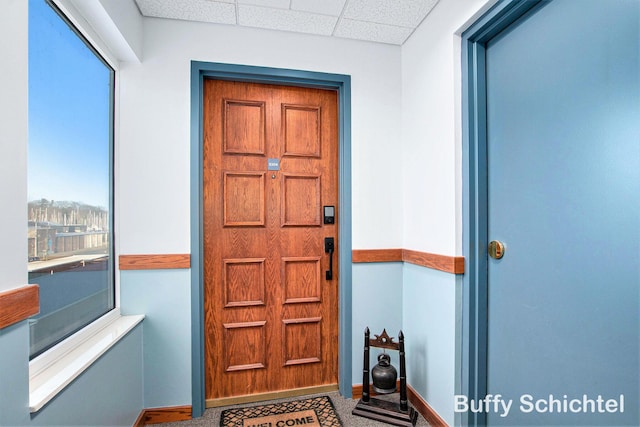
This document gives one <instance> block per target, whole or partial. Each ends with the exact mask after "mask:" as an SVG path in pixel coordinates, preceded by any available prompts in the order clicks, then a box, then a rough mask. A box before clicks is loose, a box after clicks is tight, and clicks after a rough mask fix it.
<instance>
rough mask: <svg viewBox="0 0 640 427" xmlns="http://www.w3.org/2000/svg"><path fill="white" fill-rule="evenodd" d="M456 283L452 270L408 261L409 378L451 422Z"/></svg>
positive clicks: (405, 301)
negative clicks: (431, 267)
mask: <svg viewBox="0 0 640 427" xmlns="http://www.w3.org/2000/svg"><path fill="white" fill-rule="evenodd" d="M456 286H458V280H457V279H456V276H455V275H453V274H451V273H445V272H442V271H438V270H432V269H429V268H424V267H420V266H416V265H413V264H409V263H405V264H404V267H403V303H402V306H403V311H402V312H403V318H402V328H403V331H404V334H405V341H406V343H405V348H406V358H407V382H408V383H409V384H410V385H411V387H413V389H414V390H415V391H416V392H417V393H418V394H419V395H420V396H422V398H423V399H425V400H426V401H427V402H428V403H429V405H430V406H431V407H432V408H433V409H434V410H435V411H436V412H437V413H438V414H439V415H440V416H441V417H442V418H443V419H444V420H445V421H446V422H447V423H448V424H449V425H453V424H454V419H453V413H454V412H453V410H454V394H455V393H454V385H455V378H456V377H455V360H456V327H455V325H456V311H455V307H456Z"/></svg>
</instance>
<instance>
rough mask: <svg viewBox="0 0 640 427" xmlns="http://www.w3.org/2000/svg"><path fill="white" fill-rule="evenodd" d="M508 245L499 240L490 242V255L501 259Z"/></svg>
mask: <svg viewBox="0 0 640 427" xmlns="http://www.w3.org/2000/svg"><path fill="white" fill-rule="evenodd" d="M505 248H506V246H505V244H504V243H502V242H500V241H498V240H492V241H491V242H489V256H490V257H491V258H493V259H500V258H502V257H503V256H504V250H505Z"/></svg>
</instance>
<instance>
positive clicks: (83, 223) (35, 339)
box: [25, 0, 115, 358]
mask: <svg viewBox="0 0 640 427" xmlns="http://www.w3.org/2000/svg"><path fill="white" fill-rule="evenodd" d="M114 74H115V73H114V70H113V69H112V68H111V67H110V66H109V65H108V64H107V63H106V61H105V60H104V59H103V58H102V57H101V56H100V55H99V54H98V53H97V52H96V51H95V50H94V49H93V48H92V47H91V45H90V44H89V43H88V42H87V40H85V39H84V38H83V37H82V35H80V33H79V32H78V31H77V30H76V29H75V28H74V27H73V25H72V24H71V23H70V22H69V21H68V20H67V19H66V18H65V17H64V16H63V15H62V14H61V13H60V12H59V11H58V9H57V8H56V7H55V5H53V4H52V3H51V2H47V1H45V0H29V151H28V197H29V200H28V238H27V239H28V251H29V253H28V254H25V255H27V256H28V260H29V263H28V269H29V283H36V284H38V285H39V286H40V313H39V314H38V315H37V316H36V317H34V318H32V319H31V320H30V324H29V328H30V338H31V346H30V356H31V358H34V357H35V356H37V355H39V354H41V353H42V352H44V351H46V350H47V349H49V348H50V347H52V346H53V345H55V344H57V343H58V342H60V341H62V340H64V339H65V338H66V337H68V336H69V335H71V334H73V333H74V332H76V331H78V330H79V329H81V328H83V327H84V326H86V325H88V324H89V323H91V322H93V321H94V320H96V319H97V318H99V317H101V316H102V315H104V314H105V313H107V312H108V311H110V310H112V309H113V308H114V306H115V282H114V250H113V185H112V182H113V173H112V171H113V136H112V135H113V93H114V91H113V88H114Z"/></svg>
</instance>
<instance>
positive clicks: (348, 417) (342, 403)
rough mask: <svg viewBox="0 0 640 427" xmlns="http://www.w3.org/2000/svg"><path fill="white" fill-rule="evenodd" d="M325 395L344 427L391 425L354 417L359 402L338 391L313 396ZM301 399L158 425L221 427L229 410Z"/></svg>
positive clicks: (420, 422)
mask: <svg viewBox="0 0 640 427" xmlns="http://www.w3.org/2000/svg"><path fill="white" fill-rule="evenodd" d="M323 395H326V396H329V397H330V398H331V401H332V402H333V405H334V406H335V408H336V411H337V412H338V414H339V415H340V419H341V420H342V425H343V426H344V427H383V426H388V425H389V424H385V423H381V422H378V421H374V420H370V419H368V418H363V417H359V416H357V415H352V414H351V411H352V410H353V408H354V406H356V403H358V401H357V400H354V399H345V398H344V397H342V396H340V394H339V393H338V392H337V391H334V392H330V393H320V394H318V395H313V396H323ZM313 396H305V397H313ZM376 397H377V398H381V397H382V398H384V399H391V400H393V401H396V402H397V401H398V399H399V397H398V394H397V393H395V394H390V395H387V396H376ZM301 398H302V397H291V398H287V399H280V400H270V401H268V402H256V403H247V404H242V405H234V406H226V407H220V408H211V409H207V410H206V411H205V412H204V415H203V416H202V417H200V418H195V419H193V420H190V421H180V422H175V423H164V424H156V425H158V426H166V427H190V426H200V427H204V426H207V427H218V426H219V425H220V413H221V412H222V411H223V410H225V409H227V408H232V407H234V408H235V407H242V406H255V405H265V404H268V403H276V402H285V401H291V400H296V399H301ZM428 425H429V424H428V423H427V421H426V420H425V419H424V418H423V417H422V415H418V422H417V423H416V426H417V427H425V426H428Z"/></svg>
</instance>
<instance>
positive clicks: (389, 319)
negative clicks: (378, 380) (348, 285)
mask: <svg viewBox="0 0 640 427" xmlns="http://www.w3.org/2000/svg"><path fill="white" fill-rule="evenodd" d="M352 274H353V276H352V277H353V300H352V307H353V314H352V316H353V317H352V322H353V323H352V325H353V329H352V331H353V333H352V340H353V341H352V342H353V345H352V348H353V353H352V363H353V370H352V378H353V379H352V383H353V384H362V364H363V348H364V329H365V328H366V327H369V330H370V331H371V338H374V334H380V333H381V332H382V330H383V329H386V330H387V333H388V334H389V335H390V336H392V337H394V338H395V339H397V337H398V331H400V329H402V263H401V262H394V263H363V264H359V263H358V264H353V271H352ZM397 353H398V352H389V354H390V355H391V357H392V358H391V363H392V364H394V366H398V354H397ZM376 354H377V352H376V353H374V351H372V354H371V360H370V363H371V365H372V366H373V364H375V363H377V362H376V357H377V356H376Z"/></svg>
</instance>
